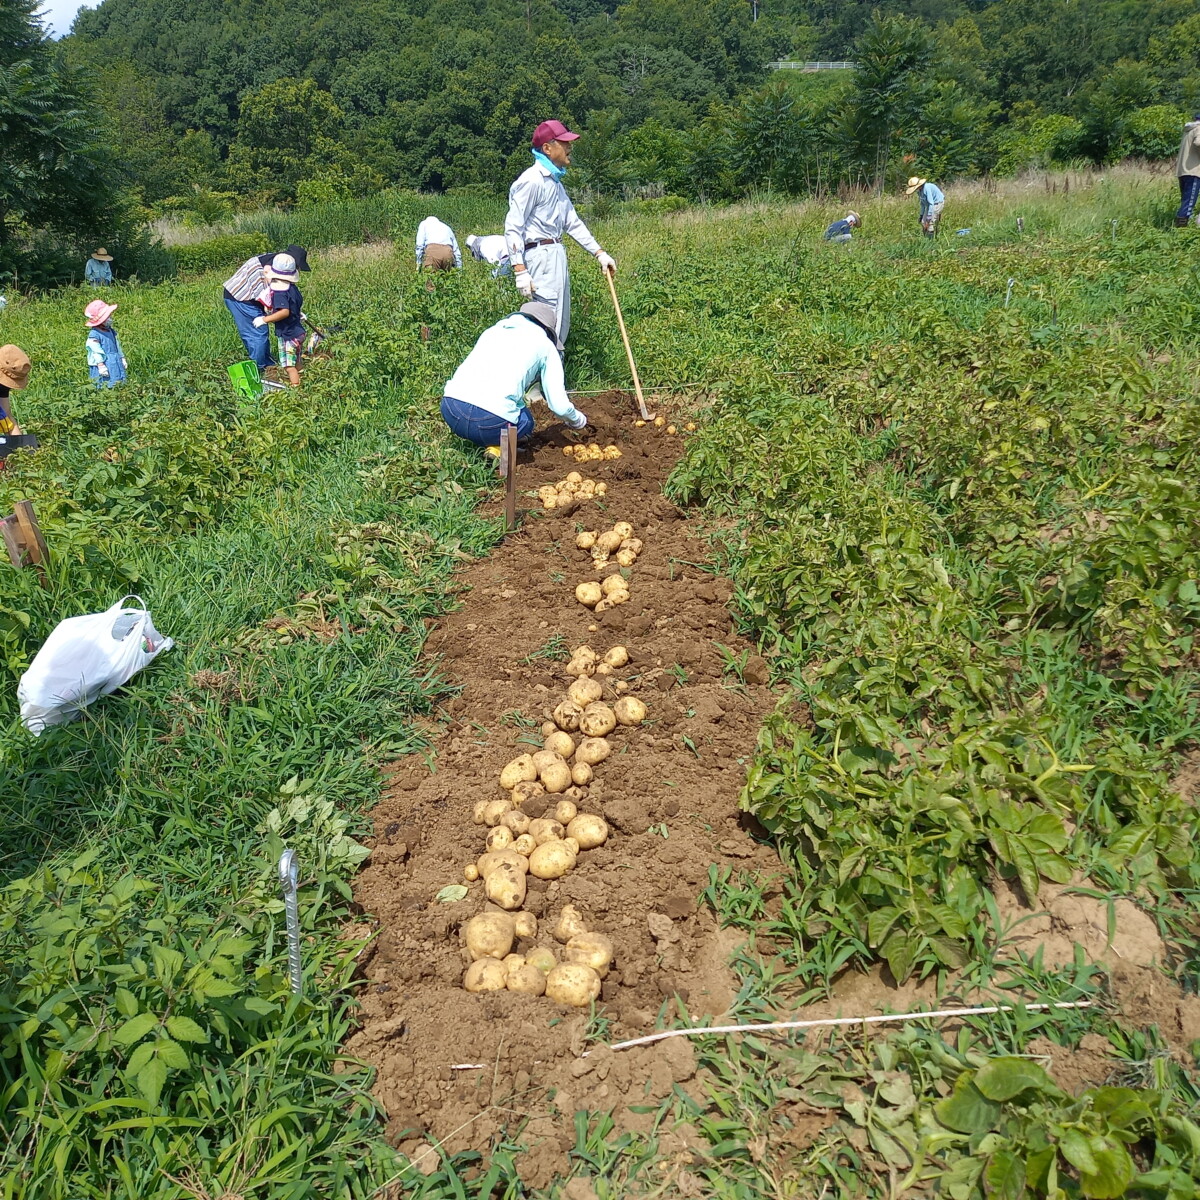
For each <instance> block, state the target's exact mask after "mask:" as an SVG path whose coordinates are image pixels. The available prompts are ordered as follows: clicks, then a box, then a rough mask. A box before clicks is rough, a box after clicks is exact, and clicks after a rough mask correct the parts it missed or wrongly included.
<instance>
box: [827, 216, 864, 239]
mask: <svg viewBox="0 0 1200 1200" xmlns="http://www.w3.org/2000/svg"><path fill="white" fill-rule="evenodd" d="M861 228H862V217H860V216H859V215H858V213H856V212H854V211H853V210H851V211H850V212H848V213H847V214H846V215H845V216H844V217H843V218H842V219H841V220H840V221H834V223H833V224H832V225H830V226H829V228H828V229H826V230H825V233H824V235H823V236H824V239H825V241H827V242H848V241H849V240H850V238H851V237H852V236H853V233H854V230H856V229H861Z"/></svg>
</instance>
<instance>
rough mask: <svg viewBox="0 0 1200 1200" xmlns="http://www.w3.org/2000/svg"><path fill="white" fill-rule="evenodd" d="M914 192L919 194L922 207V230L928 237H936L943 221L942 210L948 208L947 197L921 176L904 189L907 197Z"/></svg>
mask: <svg viewBox="0 0 1200 1200" xmlns="http://www.w3.org/2000/svg"><path fill="white" fill-rule="evenodd" d="M913 192H916V193H917V199H918V201H919V203H920V206H921V210H920V221H921V228H922V229H923V230H924V231H925V236H926V237H934V236H936V234H937V228H938V222H939V221H940V220H941V219H942V209H943V208H945V207H946V197H945V195H944V194H943V192H942V189H941V188H940V187H938V185H937V184H936V183H930V182H929V180H928V179H922V178H921V177H920V176H919V175H914V176H913V177H912V178H911V179H910V180H909V181H908V187H906V188H905V189H904V194H905V195H906V196H911V195H912V194H913Z"/></svg>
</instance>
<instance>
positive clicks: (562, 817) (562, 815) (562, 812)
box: [554, 800, 579, 825]
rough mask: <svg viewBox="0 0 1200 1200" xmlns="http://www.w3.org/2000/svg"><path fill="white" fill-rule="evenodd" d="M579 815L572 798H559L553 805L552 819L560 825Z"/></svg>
mask: <svg viewBox="0 0 1200 1200" xmlns="http://www.w3.org/2000/svg"><path fill="white" fill-rule="evenodd" d="M578 815H579V809H578V808H576V807H575V802H574V801H573V800H560V801H559V802H558V803H557V804H556V805H555V806H554V819H555V820H556V821H557V822H558V823H559V824H560V825H569V824H570V823H571V822H572V821H573V820H575V818H576V817H577V816H578Z"/></svg>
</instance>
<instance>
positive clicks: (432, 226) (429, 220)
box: [417, 217, 462, 267]
mask: <svg viewBox="0 0 1200 1200" xmlns="http://www.w3.org/2000/svg"><path fill="white" fill-rule="evenodd" d="M426 246H449V247H450V249H451V250H453V251H454V265H455V266H456V267H461V266H462V251H461V250H459V248H458V238H456V237H455V236H454V230H453V229H451V228H450V226H449V225H447V224H446V222H445V221H439V220H438V219H437V217H426V218H425V220H423V221H422V222H421V223H420V225H418V226H417V266H418V267H419V266H420V265H421V262H422V260H423V259H424V258H425V247H426Z"/></svg>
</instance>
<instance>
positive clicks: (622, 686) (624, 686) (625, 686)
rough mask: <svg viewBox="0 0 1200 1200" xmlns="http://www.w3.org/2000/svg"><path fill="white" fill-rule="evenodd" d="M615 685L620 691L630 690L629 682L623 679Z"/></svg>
mask: <svg viewBox="0 0 1200 1200" xmlns="http://www.w3.org/2000/svg"><path fill="white" fill-rule="evenodd" d="M615 686H616V689H617V691H618V692H627V691H629V684H627V683H626V682H625V680H623V679H618V680H617V682H616V684H615Z"/></svg>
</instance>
